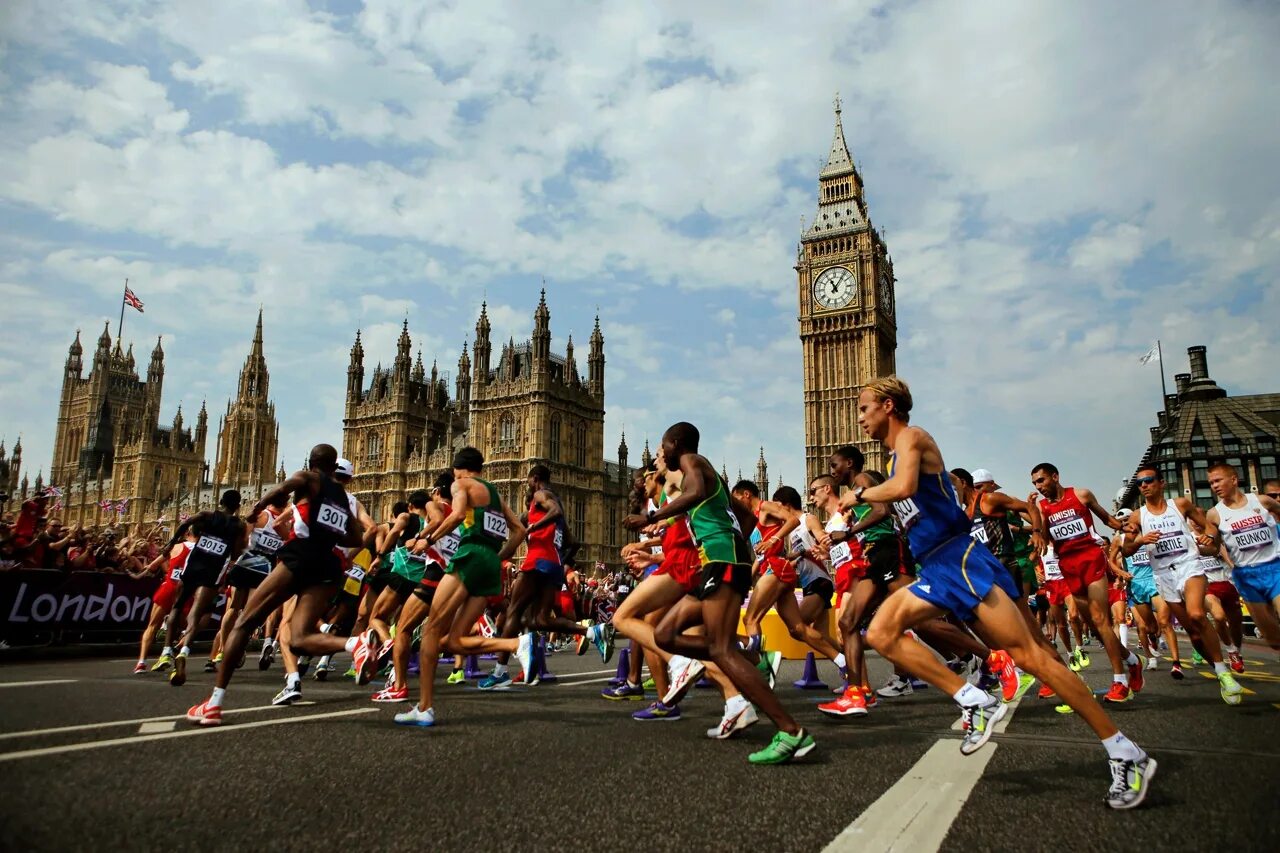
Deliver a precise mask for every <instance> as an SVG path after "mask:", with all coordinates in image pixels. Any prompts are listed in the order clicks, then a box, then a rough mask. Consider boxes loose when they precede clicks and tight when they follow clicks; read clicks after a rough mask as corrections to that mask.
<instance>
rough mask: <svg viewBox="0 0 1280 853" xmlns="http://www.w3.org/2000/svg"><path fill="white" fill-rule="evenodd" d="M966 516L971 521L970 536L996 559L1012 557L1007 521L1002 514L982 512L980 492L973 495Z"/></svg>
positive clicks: (1010, 534) (1011, 537) (1011, 536)
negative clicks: (984, 546)
mask: <svg viewBox="0 0 1280 853" xmlns="http://www.w3.org/2000/svg"><path fill="white" fill-rule="evenodd" d="M968 515H969V517H970V518H972V519H973V527H972V528H970V530H969V535H970V536H972V537H973V538H974V539H976V540H978V541H979V542H981V543H982V544H983V545H986V546H987V547H988V548H990V549H991V553H992V554H995V555H996V556H997V557H1002V558H1003V557H1012V556H1013V534H1012V533H1011V532H1010V530H1009V519H1008V517H1007V516H1006V515H1005V514H1004V513H1003V512H1001V513H1000V514H999V515H990V514H988V513H985V512H983V511H982V493H981V492H976V493H975V494H974V496H973V501H972V502H971V503H970V504H969V511H968Z"/></svg>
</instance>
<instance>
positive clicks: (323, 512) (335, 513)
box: [316, 504, 351, 534]
mask: <svg viewBox="0 0 1280 853" xmlns="http://www.w3.org/2000/svg"><path fill="white" fill-rule="evenodd" d="M350 520H351V516H350V515H348V514H347V513H346V512H345V511H343V509H342V508H341V507H336V506H334V505H333V504H320V507H319V509H317V510H316V524H319V525H321V526H323V527H327V528H329V529H330V530H332V531H334V532H335V533H344V534H345V533H346V532H347V522H348V521H350Z"/></svg>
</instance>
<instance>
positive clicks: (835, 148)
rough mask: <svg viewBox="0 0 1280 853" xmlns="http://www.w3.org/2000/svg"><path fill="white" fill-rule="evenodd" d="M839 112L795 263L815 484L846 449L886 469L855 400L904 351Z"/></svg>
mask: <svg viewBox="0 0 1280 853" xmlns="http://www.w3.org/2000/svg"><path fill="white" fill-rule="evenodd" d="M835 106H836V128H835V136H834V137H833V139H832V141H831V152H830V154H829V155H828V157H827V165H826V166H825V167H823V169H822V171H821V172H819V174H818V212H817V214H816V215H815V216H814V218H813V223H812V225H810V227H809V228H808V229H807V230H805V231H804V234H803V236H802V237H801V239H800V245H799V246H798V248H797V257H796V265H795V270H796V276H797V283H798V285H799V300H800V344H801V347H802V349H803V354H804V443H805V476H806V477H808V478H810V479H812V478H813V477H815V476H817V475H818V474H825V473H826V471H827V457H828V456H830V454H831V453H832V451H834V450H835V449H836V448H837V447H839V446H841V445H844V444H856V445H857V446H858V447H859V448H861V449H862V452H863V453H864V454H865V455H866V458H867V467H868V468H876V469H878V470H884V462H885V457H884V453H883V452H882V450H881V448H880V446H879V442H874V441H871V440H870V439H869V438H868V437H867V436H865V435H863V434H862V432H861V429H860V428H859V426H858V394H859V393H861V390H862V386H863V384H865V383H866V382H867V380H868V379H874V378H876V377H880V376H888V375H889V374H891V373H893V372H894V354H895V352H896V350H897V345H898V344H897V339H898V324H897V321H896V320H895V319H894V277H893V259H892V257H890V255H889V252H888V249H887V248H886V247H885V244H884V240H883V239H881V237H880V234H879V232H877V231H876V229H875V228H874V227H873V226H872V224H871V217H870V214H869V213H868V212H867V203H866V198H865V195H864V192H863V186H862V176H861V175H860V174H858V169H857V167H856V166H855V165H854V162H853V158H852V156H850V154H849V146H848V144H847V143H846V142H845V138H844V127H843V125H842V124H841V121H840V99H839V98H838V97H837V98H836V105H835ZM807 484H808V480H806V481H805V485H807Z"/></svg>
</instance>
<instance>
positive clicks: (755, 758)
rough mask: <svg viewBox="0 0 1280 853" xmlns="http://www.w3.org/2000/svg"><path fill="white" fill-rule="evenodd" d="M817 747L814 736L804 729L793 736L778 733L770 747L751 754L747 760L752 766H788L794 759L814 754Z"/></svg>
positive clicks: (770, 742)
mask: <svg viewBox="0 0 1280 853" xmlns="http://www.w3.org/2000/svg"><path fill="white" fill-rule="evenodd" d="M815 746H817V744H816V743H814V741H813V735H811V734H809V733H808V732H806V731H805V730H804V729H801V730H800V731H799V732H798V733H796V734H793V735H789V734H787V733H786V732H778V733H777V734H776V735H774V736H773V740H771V741H769V745H768V746H766V747H765V748H764V749H762V750H760V751H759V752H753V753H751V755H749V756H748V757H747V760H748V761H750V762H751V763H752V764H786V763H787V762H788V761H790V760H791V759H793V758H803V757H804V756H806V755H808V754H809V753H811V752H813V748H814V747H815Z"/></svg>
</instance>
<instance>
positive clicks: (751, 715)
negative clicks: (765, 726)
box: [707, 702, 760, 740]
mask: <svg viewBox="0 0 1280 853" xmlns="http://www.w3.org/2000/svg"><path fill="white" fill-rule="evenodd" d="M758 722H760V717H759V715H758V714H756V709H755V707H754V706H753V705H752V704H751V703H750V702H744V703H743V704H742V707H741V708H739V709H738V710H737V711H733V712H732V713H731V712H730V711H729V706H728V705H725V709H724V716H723V717H721V718H720V724H719V725H718V726H715V727H713V728H710V729H707V737H709V738H714V739H716V740H725V739H726V738H730V737H733V736H734V735H735V734H737V733H738V732H740V731H743V730H744V729H749V728H751V727H752V726H754V725H755V724H756V723H758Z"/></svg>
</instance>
